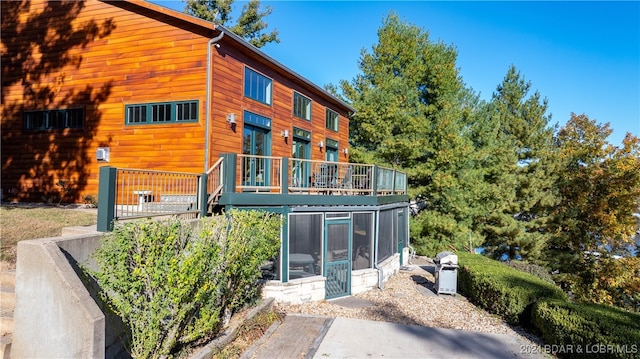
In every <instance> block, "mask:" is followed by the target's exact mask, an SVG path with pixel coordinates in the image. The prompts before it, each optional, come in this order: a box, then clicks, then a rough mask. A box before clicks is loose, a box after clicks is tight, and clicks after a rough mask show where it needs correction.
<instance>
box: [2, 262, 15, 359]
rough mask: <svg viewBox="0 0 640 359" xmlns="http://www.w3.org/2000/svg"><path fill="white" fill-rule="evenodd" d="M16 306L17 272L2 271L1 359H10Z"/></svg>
mask: <svg viewBox="0 0 640 359" xmlns="http://www.w3.org/2000/svg"><path fill="white" fill-rule="evenodd" d="M15 304H16V271H15V270H3V271H0V359H5V358H9V357H10V355H9V354H10V350H11V334H12V333H13V309H14V307H15Z"/></svg>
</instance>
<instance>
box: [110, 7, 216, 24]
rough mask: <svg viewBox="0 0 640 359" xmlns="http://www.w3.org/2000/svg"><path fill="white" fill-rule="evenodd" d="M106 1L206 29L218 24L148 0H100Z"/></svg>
mask: <svg viewBox="0 0 640 359" xmlns="http://www.w3.org/2000/svg"><path fill="white" fill-rule="evenodd" d="M100 1H102V2H105V3H111V4H115V5H117V4H118V3H129V4H132V5H135V6H138V7H141V8H144V9H147V10H150V11H153V12H157V13H159V14H162V15H166V16H169V17H173V18H176V19H178V20H181V21H184V22H187V23H190V24H192V25H196V26H200V27H202V28H204V29H206V30H215V29H216V27H217V26H216V24H215V23H213V22H212V21H207V20H204V19H201V18H199V17H195V16H192V15H189V14H185V13H183V12H180V11H177V10H174V9H171V8H168V7H166V6H162V5H158V4H155V3H152V2H149V1H146V0H100Z"/></svg>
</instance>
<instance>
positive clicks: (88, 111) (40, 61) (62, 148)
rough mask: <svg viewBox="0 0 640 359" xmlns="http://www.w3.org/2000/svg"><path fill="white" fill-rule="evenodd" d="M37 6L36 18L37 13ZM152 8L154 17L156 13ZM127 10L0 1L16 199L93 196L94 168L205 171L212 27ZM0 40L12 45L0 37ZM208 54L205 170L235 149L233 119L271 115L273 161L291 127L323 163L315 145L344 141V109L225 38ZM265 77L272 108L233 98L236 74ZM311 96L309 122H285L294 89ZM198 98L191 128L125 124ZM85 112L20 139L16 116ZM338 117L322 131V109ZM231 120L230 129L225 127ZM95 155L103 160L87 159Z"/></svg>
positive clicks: (7, 157) (9, 173)
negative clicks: (130, 115) (65, 186)
mask: <svg viewBox="0 0 640 359" xmlns="http://www.w3.org/2000/svg"><path fill="white" fill-rule="evenodd" d="M45 9H46V10H45ZM158 11H160V10H158ZM158 11H156V10H153V9H147V8H143V7H141V6H139V5H136V4H131V3H127V2H114V3H113V4H111V3H105V2H100V1H94V0H90V1H87V2H45V1H32V2H30V3H29V4H28V6H26V7H25V6H24V5H23V3H22V2H4V1H2V2H0V14H1V16H2V18H1V20H2V34H3V35H2V36H3V47H2V64H3V73H2V110H1V111H2V124H1V126H2V189H3V194H4V195H5V196H7V195H8V197H9V198H7V197H5V198H4V199H5V200H6V199H16V200H22V201H25V200H30V201H40V200H42V196H46V197H51V196H53V195H60V189H61V187H60V186H57V185H56V183H57V181H58V180H60V179H62V180H71V182H72V184H73V193H71V194H70V195H69V196H67V197H66V198H65V201H76V202H81V199H82V196H83V195H97V193H98V172H99V168H100V167H101V166H105V165H108V166H114V167H127V168H142V169H153V170H171V171H180V172H202V171H204V158H205V146H206V145H205V141H204V138H205V135H206V122H205V116H206V109H205V106H206V104H207V101H206V98H205V97H206V70H207V42H208V41H209V40H210V38H212V37H214V36H216V35H217V34H218V31H214V30H207V29H206V28H203V26H206V23H203V22H201V21H196V22H195V23H189V19H188V18H185V17H184V16H182V15H176V16H175V17H171V16H167V15H166V14H162V13H159V12H158ZM4 39H11V40H10V41H6V42H5V41H4ZM220 44H221V46H220V47H219V48H213V49H212V50H213V51H212V54H213V56H212V59H213V71H212V83H213V90H212V102H211V104H210V109H211V119H212V121H211V128H210V130H211V132H210V140H211V142H210V154H209V164H213V163H215V161H216V160H217V158H218V157H219V155H220V154H221V153H225V152H232V153H239V152H241V150H242V130H243V112H244V111H245V110H246V111H251V112H254V113H257V114H259V115H262V116H266V117H269V118H271V119H272V129H271V130H272V132H271V135H272V136H271V137H272V152H271V155H272V156H282V157H288V156H290V155H291V142H292V138H291V137H290V138H289V139H287V140H285V139H284V138H283V137H281V135H280V133H281V131H283V130H285V129H286V130H289V132H290V136H291V134H292V129H293V127H294V126H295V127H299V128H302V129H305V130H308V131H311V133H312V155H313V157H312V159H314V160H320V159H324V156H325V154H324V151H322V152H320V151H319V149H318V147H317V143H318V142H319V141H325V142H326V138H332V139H335V140H338V141H339V143H340V149H339V151H340V156H339V158H340V160H341V161H346V160H347V157H345V156H344V155H342V150H343V148H344V147H346V146H347V141H348V119H347V116H348V113H347V112H346V111H347V110H346V109H345V108H344V106H342V105H340V104H338V103H337V102H333V101H332V100H330V99H327V98H326V96H325V95H323V94H320V93H318V91H317V89H314V88H311V87H310V86H308V85H307V84H305V83H302V82H301V81H300V80H299V79H296V78H294V77H292V76H291V74H289V73H287V72H285V71H283V70H282V69H280V68H278V67H277V66H276V65H275V64H272V63H270V62H268V61H266V60H265V59H264V58H261V57H259V56H257V55H256V54H255V53H253V52H251V51H247V50H246V49H245V48H244V47H243V46H241V45H239V44H238V43H236V42H235V40H234V39H232V38H230V37H229V36H225V37H223V39H222V41H221V42H220ZM245 64H247V65H248V66H250V67H251V68H252V69H254V70H256V71H258V72H260V73H262V74H264V75H265V76H267V77H269V78H271V79H272V80H273V94H272V99H273V103H272V105H271V106H268V105H264V104H261V103H259V102H257V101H254V100H252V99H248V98H245V97H244V96H243V85H244V81H243V80H244V66H245ZM294 90H295V91H298V92H300V93H301V94H302V95H304V96H306V97H309V98H310V99H311V100H312V110H313V114H312V121H305V120H302V119H299V118H295V117H294V116H293V91H294ZM183 100H197V101H199V105H200V107H199V109H198V110H199V116H198V117H199V121H198V122H197V123H179V124H178V123H172V124H152V125H126V124H125V115H124V114H125V106H126V105H128V104H143V103H152V102H169V101H183ZM77 107H81V108H84V109H85V124H84V128H82V129H65V130H46V131H24V130H23V116H24V115H23V114H24V111H25V110H46V109H65V108H77ZM326 107H329V108H331V109H332V110H334V111H336V112H338V113H339V115H340V119H339V121H340V131H339V132H338V133H336V132H334V131H331V130H328V129H326V128H325V108H326ZM228 113H235V114H236V121H237V123H236V126H235V128H231V126H229V124H227V122H226V115H227V114H228ZM98 147H109V148H110V149H111V154H110V162H108V163H99V162H97V161H96V159H95V156H96V150H97V148H98Z"/></svg>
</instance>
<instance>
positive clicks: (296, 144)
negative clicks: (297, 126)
mask: <svg viewBox="0 0 640 359" xmlns="http://www.w3.org/2000/svg"><path fill="white" fill-rule="evenodd" d="M292 157H293V158H294V160H293V163H292V171H291V172H292V173H291V183H292V186H293V187H309V178H310V175H311V174H310V170H309V162H306V161H296V159H301V160H308V159H310V158H311V151H310V145H309V141H305V140H301V139H298V138H294V139H293V151H292Z"/></svg>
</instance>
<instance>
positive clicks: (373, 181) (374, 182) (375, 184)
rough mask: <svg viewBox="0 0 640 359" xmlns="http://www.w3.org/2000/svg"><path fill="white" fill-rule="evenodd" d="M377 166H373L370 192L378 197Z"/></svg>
mask: <svg viewBox="0 0 640 359" xmlns="http://www.w3.org/2000/svg"><path fill="white" fill-rule="evenodd" d="M378 173H379V172H378V165H375V166H373V178H372V179H371V190H372V194H373V195H374V196H377V195H378Z"/></svg>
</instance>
